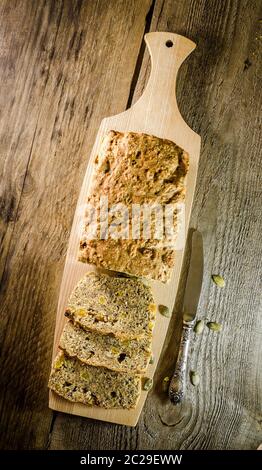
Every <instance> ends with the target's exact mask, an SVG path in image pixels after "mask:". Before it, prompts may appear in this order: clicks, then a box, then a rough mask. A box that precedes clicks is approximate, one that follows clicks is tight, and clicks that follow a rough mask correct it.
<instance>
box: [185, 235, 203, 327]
mask: <svg viewBox="0 0 262 470" xmlns="http://www.w3.org/2000/svg"><path fill="white" fill-rule="evenodd" d="M203 270H204V256H203V239H202V235H201V233H200V232H199V231H198V230H195V231H194V232H193V235H192V245H191V256H190V264H189V270H188V275H187V281H186V288H185V295H184V302H183V318H184V320H185V321H187V322H190V321H193V320H194V319H195V316H196V313H197V307H198V302H199V298H200V294H201V287H202V280H203Z"/></svg>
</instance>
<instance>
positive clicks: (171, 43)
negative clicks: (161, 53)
mask: <svg viewBox="0 0 262 470" xmlns="http://www.w3.org/2000/svg"><path fill="white" fill-rule="evenodd" d="M173 45H174V44H173V41H171V40H170V39H169V40H168V41H166V47H173Z"/></svg>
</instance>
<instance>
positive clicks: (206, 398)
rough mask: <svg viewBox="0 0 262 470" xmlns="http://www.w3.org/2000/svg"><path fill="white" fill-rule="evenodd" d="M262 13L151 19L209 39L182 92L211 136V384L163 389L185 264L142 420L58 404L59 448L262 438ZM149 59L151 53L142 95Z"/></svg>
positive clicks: (202, 360) (159, 7)
mask: <svg viewBox="0 0 262 470" xmlns="http://www.w3.org/2000/svg"><path fill="white" fill-rule="evenodd" d="M260 15H261V14H260V12H259V2H257V1H251V2H247V1H243V0H242V1H233V2H227V1H221V2H216V1H214V0H202V1H193V0H192V1H191V0H190V1H189V0H188V1H179V0H177V1H176V2H173V1H171V0H170V1H156V3H155V8H154V15H153V19H152V24H151V30H169V31H172V32H176V33H180V34H184V35H186V36H188V37H189V38H191V39H193V40H194V41H196V42H197V44H198V49H197V50H196V52H195V53H194V54H193V55H192V56H191V57H190V59H189V60H188V64H187V65H185V66H183V70H182V72H181V74H180V79H179V82H178V92H177V94H178V102H179V104H180V110H181V112H182V115H183V116H184V118H185V119H186V120H187V122H188V123H189V125H190V126H192V127H193V128H194V129H195V130H196V131H197V132H199V133H200V134H201V135H202V139H203V148H202V159H201V163H200V170H199V178H198V186H197V193H196V198H195V205H194V211H193V214H192V222H191V225H192V226H197V227H198V228H199V229H200V230H202V232H203V234H204V238H205V251H206V273H205V279H204V289H203V295H202V299H201V304H200V306H199V316H204V317H206V318H209V319H217V320H218V321H221V322H222V323H223V333H221V334H220V335H217V336H216V335H215V334H214V333H211V332H209V331H208V330H207V329H206V330H205V332H204V334H203V335H202V336H201V337H200V338H197V339H196V340H195V342H194V345H193V348H192V350H193V352H192V357H191V364H190V367H191V368H194V369H195V368H197V369H198V370H199V372H200V374H201V384H200V387H199V388H198V389H193V388H192V386H190V385H189V386H188V400H187V402H186V403H185V404H184V406H183V407H182V409H178V410H175V412H174V409H173V408H171V409H170V406H169V404H168V403H167V402H166V400H165V399H164V397H163V394H162V393H161V382H162V379H163V377H164V376H166V375H168V374H169V373H170V371H171V370H172V366H173V363H174V360H175V356H176V353H177V342H178V338H179V334H180V332H179V329H180V325H181V314H180V311H181V298H182V292H183V288H184V281H185V272H184V275H183V276H182V279H181V293H180V296H179V298H178V299H177V305H176V311H175V315H174V317H173V321H172V325H171V328H170V331H169V335H168V338H167V341H166V348H165V350H164V351H163V354H162V361H161V364H160V366H159V368H158V372H157V375H156V380H155V389H154V391H153V392H152V393H151V394H150V396H149V398H148V400H147V403H146V407H145V410H144V413H143V415H142V418H141V419H140V422H139V425H138V426H137V427H136V428H135V429H129V428H124V427H120V426H110V425H108V424H105V423H94V422H91V421H89V420H85V419H81V418H80V419H76V418H74V417H67V418H65V417H64V416H62V415H59V416H58V417H57V419H56V421H55V425H54V429H53V433H52V440H51V448H53V449H54V448H70V449H73V448H75V449H76V448H86V449H97V448H99V449H112V448H115V449H117V448H122V449H136V448H140V449H145V448H148V449H160V448H162V449H163V448H164V449H178V448H181V449H185V448H188V449H200V448H202V449H204V448H208V449H222V448H227V449H234V448H241V449H254V448H256V447H257V445H258V443H259V436H260V432H261V409H260V408H259V406H260V405H259V395H260V396H261V370H259V355H261V346H260V345H259V336H258V332H259V331H260V330H261V320H259V315H258V308H259V303H260V290H259V285H258V282H259V271H260V269H261V268H260V259H261V243H260V241H259V240H260V233H261V206H260V204H259V197H260V196H261V192H260V191H261V190H260V186H261V185H260V183H259V174H261V166H260V165H261V163H260V160H259V133H258V119H259V112H260V106H261V104H260V98H261V96H260V92H259V79H258V77H259V62H258V57H259V55H258V54H259V47H260V41H259V39H257V40H256V38H258V37H259V33H258V30H259V27H261V25H260V24H259V22H258V20H259V18H260V17H261V16H260ZM260 34H261V33H260ZM247 58H249V60H250V62H251V63H252V65H251V66H250V67H248V65H247V64H248V62H246V59H247ZM148 70H149V61H148V56H147V55H145V57H144V61H143V64H142V69H141V73H140V75H139V81H138V84H137V87H136V90H135V94H134V99H136V98H137V97H138V96H139V95H140V94H141V92H142V90H143V88H144V86H145V83H146V79H147V76H148ZM185 265H186V263H185ZM217 271H218V272H221V273H222V274H223V275H224V277H225V279H226V288H225V289H224V290H219V289H218V288H217V287H216V286H214V285H213V284H212V283H211V280H210V275H211V273H212V272H217ZM259 322H260V324H259ZM162 421H165V422H166V421H168V422H169V424H172V427H171V426H166V425H164V424H163V422H162Z"/></svg>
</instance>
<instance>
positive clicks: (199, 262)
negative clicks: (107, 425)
mask: <svg viewBox="0 0 262 470" xmlns="http://www.w3.org/2000/svg"><path fill="white" fill-rule="evenodd" d="M203 270H204V254H203V240H202V235H201V233H200V232H198V231H197V230H195V231H194V232H193V235H192V242H191V255H190V264H189V270H188V275H187V281H186V289H185V295H184V302H183V328H182V335H181V340H180V347H179V352H178V357H177V362H176V367H175V372H174V374H173V377H172V379H171V381H170V385H169V391H168V394H169V398H170V400H171V401H172V402H173V403H174V404H178V403H180V402H181V401H182V399H183V397H184V394H185V389H186V373H187V358H188V351H189V344H190V339H191V335H192V330H193V327H194V324H195V317H196V313H197V307H198V302H199V298H200V294H201V287H202V280H203Z"/></svg>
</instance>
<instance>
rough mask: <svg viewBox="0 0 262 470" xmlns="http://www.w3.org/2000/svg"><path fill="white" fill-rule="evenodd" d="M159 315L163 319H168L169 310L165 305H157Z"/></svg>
mask: <svg viewBox="0 0 262 470" xmlns="http://www.w3.org/2000/svg"><path fill="white" fill-rule="evenodd" d="M158 310H159V313H161V315H163V316H164V317H167V318H169V317H170V310H169V308H168V307H167V306H166V305H159V306H158Z"/></svg>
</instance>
